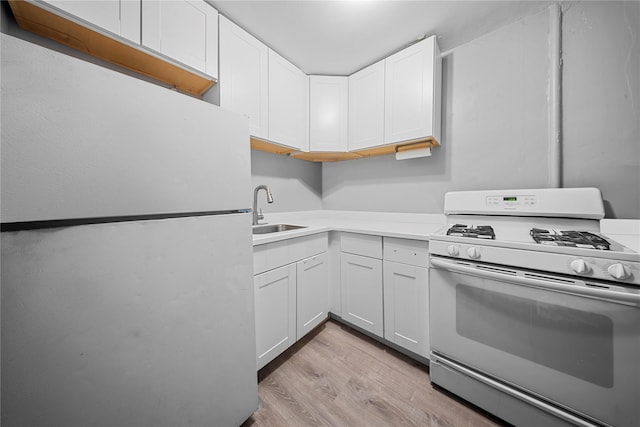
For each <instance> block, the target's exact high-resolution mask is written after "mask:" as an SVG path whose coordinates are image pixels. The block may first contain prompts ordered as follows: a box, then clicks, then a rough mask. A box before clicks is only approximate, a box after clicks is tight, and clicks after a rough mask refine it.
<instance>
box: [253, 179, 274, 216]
mask: <svg viewBox="0 0 640 427" xmlns="http://www.w3.org/2000/svg"><path fill="white" fill-rule="evenodd" d="M260 190H264V191H265V192H266V193H267V203H273V195H272V194H271V190H270V189H269V187H268V186H266V185H258V186H257V187H256V188H255V189H254V190H253V225H258V224H259V222H258V221H260V220H261V219H264V215H262V209H260V212H259V213H258V192H259V191H260Z"/></svg>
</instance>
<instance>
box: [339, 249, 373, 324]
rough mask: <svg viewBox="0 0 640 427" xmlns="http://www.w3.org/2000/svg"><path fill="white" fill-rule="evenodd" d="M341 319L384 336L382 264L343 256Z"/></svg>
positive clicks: (351, 256)
mask: <svg viewBox="0 0 640 427" xmlns="http://www.w3.org/2000/svg"><path fill="white" fill-rule="evenodd" d="M340 262H341V268H340V274H341V283H342V289H341V290H342V318H343V319H344V320H346V321H347V322H350V323H353V324H354V325H356V326H359V327H360V328H362V329H364V330H366V331H368V332H371V333H373V334H375V335H378V336H380V337H382V336H383V323H382V320H383V314H382V310H383V307H382V260H379V259H375V258H369V257H366V256H362V255H355V254H350V253H344V252H343V253H342V254H341V256H340Z"/></svg>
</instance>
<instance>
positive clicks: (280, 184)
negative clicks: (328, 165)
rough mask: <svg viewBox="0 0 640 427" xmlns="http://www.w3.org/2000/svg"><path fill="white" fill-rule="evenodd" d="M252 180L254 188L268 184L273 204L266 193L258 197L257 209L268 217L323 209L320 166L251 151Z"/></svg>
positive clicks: (261, 193)
mask: <svg viewBox="0 0 640 427" xmlns="http://www.w3.org/2000/svg"><path fill="white" fill-rule="evenodd" d="M251 178H252V183H253V186H254V187H256V186H257V185H260V184H266V185H268V186H269V188H270V189H271V192H272V193H273V199H274V200H273V203H272V204H267V202H266V197H265V194H264V192H260V194H259V195H258V207H260V208H262V210H263V212H265V213H268V212H291V211H306V210H318V209H322V164H320V163H311V162H307V161H304V160H298V159H294V158H292V157H287V156H280V155H278V154H271V153H265V152H264V151H257V150H251ZM267 220H268V218H267Z"/></svg>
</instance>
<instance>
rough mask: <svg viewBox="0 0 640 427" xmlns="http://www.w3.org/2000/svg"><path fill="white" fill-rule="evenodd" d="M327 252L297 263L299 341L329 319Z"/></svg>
mask: <svg viewBox="0 0 640 427" xmlns="http://www.w3.org/2000/svg"><path fill="white" fill-rule="evenodd" d="M328 259H329V257H328V255H327V253H326V252H324V253H322V254H319V255H315V256H312V257H309V258H307V259H305V260H302V261H298V262H297V263H296V270H297V286H296V289H297V334H296V336H297V339H300V338H302V337H303V336H305V335H306V334H307V333H309V332H310V331H311V330H312V329H313V328H315V327H316V326H318V325H319V324H320V323H322V322H323V321H324V320H325V319H326V318H327V317H328V315H329V314H328V311H329V264H328Z"/></svg>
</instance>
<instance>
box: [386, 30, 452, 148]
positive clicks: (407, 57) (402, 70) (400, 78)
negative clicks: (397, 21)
mask: <svg viewBox="0 0 640 427" xmlns="http://www.w3.org/2000/svg"><path fill="white" fill-rule="evenodd" d="M440 67H441V59H440V52H439V49H438V45H437V43H436V38H435V36H431V37H429V38H427V39H425V40H422V41H421V42H419V43H416V44H414V45H413V46H410V47H408V48H406V49H404V50H402V51H400V52H398V53H396V54H394V55H392V56H390V57H388V58H386V59H385V88H384V92H385V120H384V143H385V144H392V143H398V142H403V141H411V140H416V139H424V138H428V137H434V138H435V139H436V140H437V141H440V87H441V76H440V74H441V71H440Z"/></svg>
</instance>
